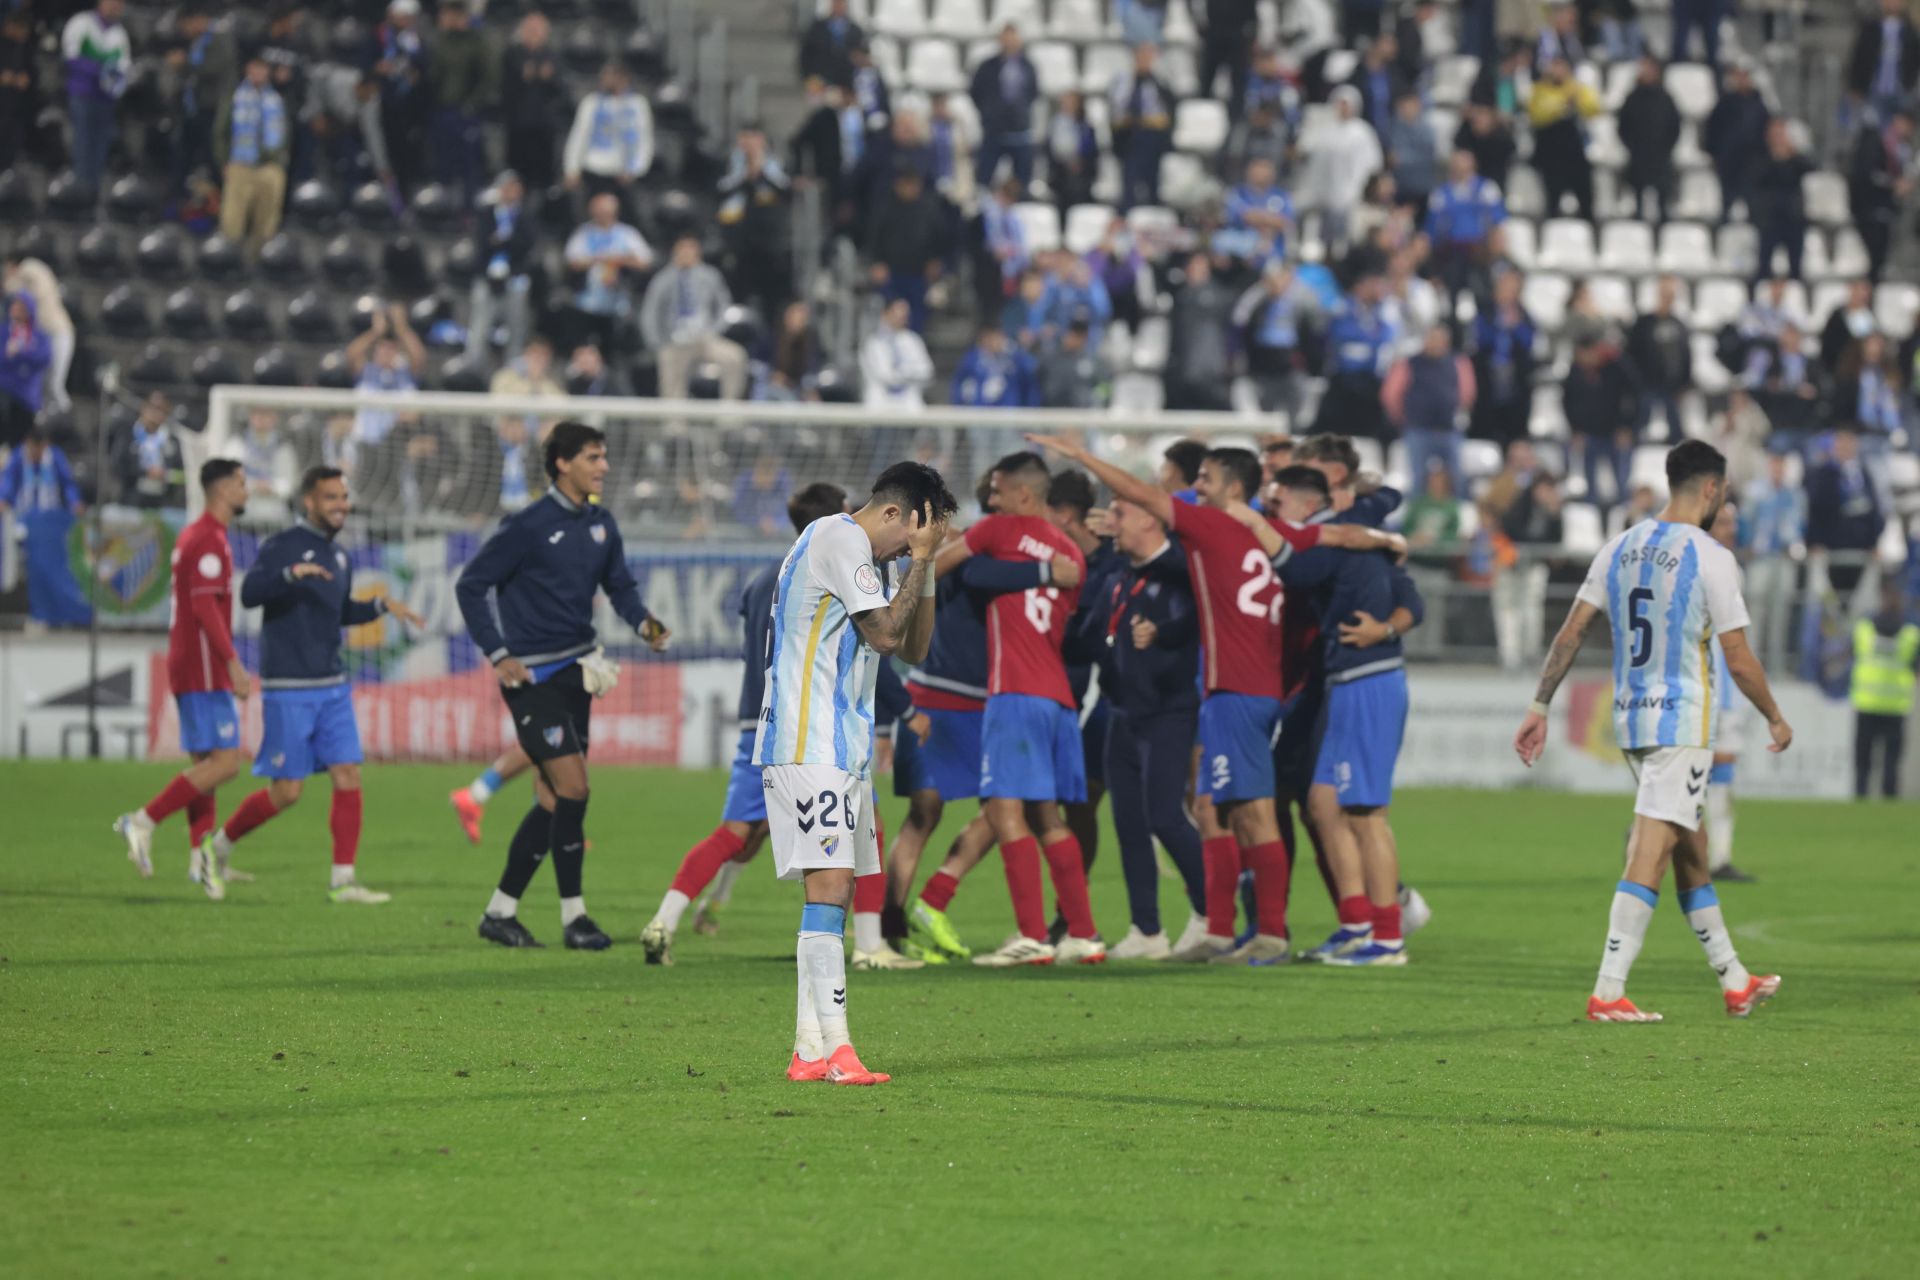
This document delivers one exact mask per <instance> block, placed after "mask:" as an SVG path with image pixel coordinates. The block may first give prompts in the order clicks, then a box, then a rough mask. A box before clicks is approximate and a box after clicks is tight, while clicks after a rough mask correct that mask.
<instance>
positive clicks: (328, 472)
mask: <svg viewBox="0 0 1920 1280" xmlns="http://www.w3.org/2000/svg"><path fill="white" fill-rule="evenodd" d="M346 478H347V473H346V472H344V471H342V470H341V469H340V468H338V467H328V466H318V467H308V468H307V469H306V470H305V471H304V472H302V473H301V475H300V496H301V497H303V498H304V497H306V496H307V495H308V494H310V493H312V492H313V491H314V490H315V489H318V488H319V487H320V486H321V485H323V484H325V483H326V482H327V481H329V480H344V479H346Z"/></svg>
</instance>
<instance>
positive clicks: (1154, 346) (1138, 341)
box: [1133, 316, 1173, 373]
mask: <svg viewBox="0 0 1920 1280" xmlns="http://www.w3.org/2000/svg"><path fill="white" fill-rule="evenodd" d="M1172 349H1173V326H1172V325H1171V323H1169V322H1168V320H1167V318H1166V317H1165V316H1148V317H1147V318H1146V319H1144V320H1142V321H1141V322H1140V332H1138V333H1136V334H1135V335H1134V336H1133V367H1134V368H1135V369H1138V370H1139V371H1140V372H1142V373H1159V372H1160V371H1161V370H1162V369H1165V368H1166V367H1167V354H1168V352H1169V351H1171V350H1172Z"/></svg>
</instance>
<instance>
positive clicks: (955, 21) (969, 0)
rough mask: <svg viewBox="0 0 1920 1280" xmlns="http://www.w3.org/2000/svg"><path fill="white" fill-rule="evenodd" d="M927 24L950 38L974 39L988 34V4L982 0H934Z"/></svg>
mask: <svg viewBox="0 0 1920 1280" xmlns="http://www.w3.org/2000/svg"><path fill="white" fill-rule="evenodd" d="M927 25H928V26H929V27H930V28H932V30H933V31H934V32H936V33H937V34H939V35H943V36H946V37H947V38H948V39H950V40H972V39H975V38H976V37H979V36H984V35H986V34H988V28H987V11H986V6H984V5H982V4H981V3H980V0H933V12H931V13H930V14H928V15H927Z"/></svg>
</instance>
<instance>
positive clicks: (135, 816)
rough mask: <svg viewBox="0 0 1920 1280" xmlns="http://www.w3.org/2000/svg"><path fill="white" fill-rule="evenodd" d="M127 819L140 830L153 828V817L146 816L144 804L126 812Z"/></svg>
mask: <svg viewBox="0 0 1920 1280" xmlns="http://www.w3.org/2000/svg"><path fill="white" fill-rule="evenodd" d="M127 821H128V822H129V823H131V824H132V825H133V826H136V827H138V828H140V829H141V830H142V831H151V830H153V825H154V824H153V819H152V818H150V817H148V816H147V807H146V806H145V805H141V806H140V807H139V808H138V809H135V810H134V811H133V812H132V813H130V814H128V815H127Z"/></svg>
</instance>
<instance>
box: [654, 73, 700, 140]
mask: <svg viewBox="0 0 1920 1280" xmlns="http://www.w3.org/2000/svg"><path fill="white" fill-rule="evenodd" d="M652 98H653V118H654V121H655V122H656V123H657V124H658V125H660V126H661V127H663V128H664V127H669V126H670V127H672V128H675V129H690V128H692V127H693V103H692V102H690V101H688V99H687V89H686V86H685V85H683V84H681V83H680V82H679V81H677V80H669V81H667V82H666V83H665V84H663V85H661V86H659V87H658V88H656V89H655V90H654V91H653V95H652Z"/></svg>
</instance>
